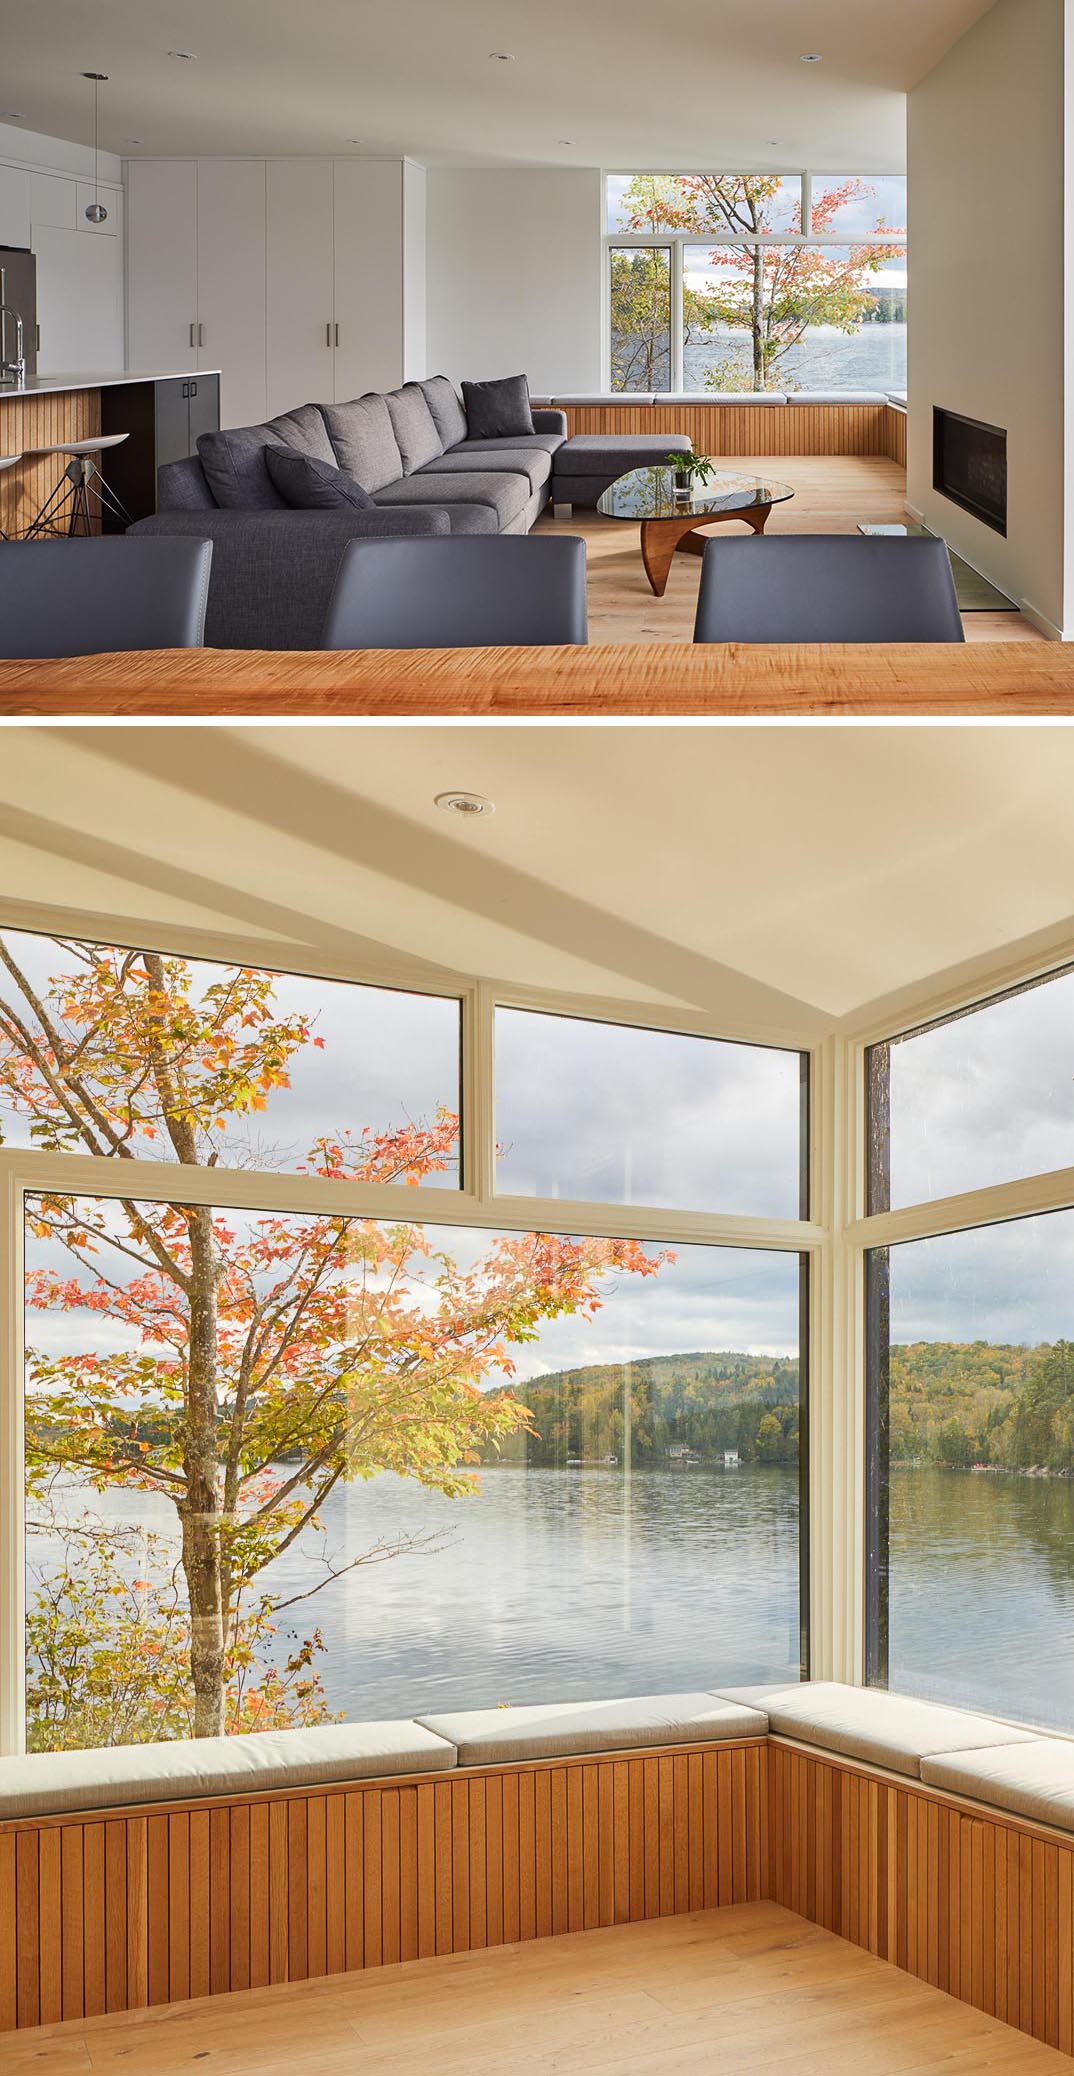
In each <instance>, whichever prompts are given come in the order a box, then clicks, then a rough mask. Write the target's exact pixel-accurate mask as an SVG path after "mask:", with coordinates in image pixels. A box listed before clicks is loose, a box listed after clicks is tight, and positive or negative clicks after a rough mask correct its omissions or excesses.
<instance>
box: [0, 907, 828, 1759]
mask: <svg viewBox="0 0 1074 2076" xmlns="http://www.w3.org/2000/svg"><path fill="white" fill-rule="evenodd" d="M11 908H12V909H13V910H14V908H15V905H14V904H11ZM16 918H17V911H15V913H13V914H11V915H10V919H5V917H4V915H3V914H0V928H8V929H11V930H18V929H27V928H30V929H32V930H34V931H35V932H36V934H44V935H56V936H60V937H71V938H75V939H81V940H82V941H84V942H91V943H98V944H121V945H122V944H124V943H126V944H130V943H132V937H131V931H130V926H129V923H128V924H127V925H125V926H121V927H117V928H116V929H115V930H113V931H111V932H109V934H107V935H106V934H105V932H104V930H103V928H102V924H101V919H95V925H94V927H93V929H89V928H88V927H87V918H86V917H85V916H84V915H83V916H81V917H78V916H76V915H74V914H56V915H55V916H53V917H50V920H49V922H48V924H47V925H45V924H43V923H42V922H41V920H40V916H39V915H38V917H37V919H35V921H34V922H33V923H28V922H27V921H26V919H25V918H24V917H18V918H17V919H16ZM180 936H181V937H182V938H183V939H184V940H185V942H184V943H183V945H182V946H181V947H180V946H179V945H178V944H177V942H176V940H177V937H180ZM138 944H139V945H140V946H145V947H147V948H155V949H158V950H161V951H163V952H172V953H176V954H178V955H181V956H184V957H188V958H191V959H197V958H204V959H211V960H217V961H224V962H227V963H243V964H248V965H251V966H258V967H263V968H266V969H268V970H272V971H279V972H286V973H287V974H288V975H294V976H302V975H305V976H307V977H309V978H311V979H322V980H327V979H331V980H343V981H350V982H352V983H354V984H355V985H358V986H384V987H390V988H402V989H408V990H413V991H414V992H415V993H419V994H426V995H429V994H435V995H443V996H447V997H449V998H450V999H457V1000H458V1001H459V1003H460V1005H461V1076H460V1082H461V1102H462V1147H461V1153H462V1171H463V1173H462V1180H463V1187H462V1188H460V1189H457V1190H456V1189H432V1188H429V1187H425V1186H421V1185H419V1186H417V1187H413V1188H411V1187H407V1188H406V1189H405V1212H406V1218H407V1222H408V1223H413V1224H429V1225H437V1226H467V1227H479V1228H481V1227H483V1228H486V1229H488V1230H491V1231H515V1232H529V1231H533V1230H538V1231H546V1232H551V1233H571V1234H579V1235H582V1236H587V1237H589V1236H592V1237H604V1236H611V1237H614V1238H620V1237H621V1238H626V1239H638V1240H644V1241H651V1242H653V1243H654V1244H658V1245H673V1244H676V1243H677V1244H679V1245H683V1246H712V1247H730V1248H751V1249H761V1250H765V1251H768V1252H777V1253H791V1254H796V1255H799V1256H804V1257H806V1258H807V1260H808V1262H809V1265H810V1275H809V1284H810V1296H809V1317H810V1335H809V1344H808V1346H807V1347H806V1348H803V1349H802V1350H800V1356H801V1358H802V1359H804V1360H805V1362H806V1365H807V1368H806V1377H807V1379H809V1380H811V1379H812V1377H813V1374H814V1345H815V1329H814V1325H813V1322H814V1320H815V1319H816V1317H817V1314H818V1303H817V1281H818V1266H819V1264H820V1263H821V1261H822V1260H824V1259H825V1258H826V1254H827V1246H828V1235H827V1232H826V1230H825V1228H824V1227H823V1225H822V1224H820V1223H819V1222H818V1221H817V1220H816V1218H815V1216H811V1217H809V1218H806V1219H769V1218H758V1217H739V1216H730V1215H727V1214H724V1213H719V1212H698V1211H693V1212H690V1211H669V1210H667V1209H665V1208H657V1207H645V1206H640V1205H635V1204H629V1205H626V1204H608V1203H592V1202H583V1201H577V1200H572V1199H566V1198H561V1197H556V1198H542V1197H515V1196H508V1195H500V1194H498V1193H497V1191H496V1187H495V1170H496V1126H495V1082H494V1071H495V1015H496V1010H497V1009H498V1008H501V1007H502V1008H512V1009H531V1010H538V1011H541V1012H545V1013H551V1014H559V1015H566V1016H575V1017H580V1018H584V1019H586V1020H588V1021H591V1022H604V1023H610V1024H615V1025H622V1024H627V1025H630V1026H632V1027H635V1028H640V1029H646V1030H653V1031H665V1032H673V1033H675V1034H678V1035H681V1036H687V1037H707V1038H714V1039H723V1040H725V1041H727V1042H731V1043H739V1044H747V1045H759V1046H766V1047H776V1048H778V1049H781V1050H785V1051H787V1052H790V1053H792V1054H793V1053H799V1054H804V1055H805V1056H806V1057H807V1059H808V1061H809V1089H810V1109H809V1117H808V1129H807V1149H806V1153H807V1160H808V1159H809V1158H810V1155H811V1150H812V1149H813V1148H814V1147H815V1146H816V1144H817V1124H818V1113H817V1100H818V1098H817V1080H818V1076H817V1065H818V1059H819V1053H818V1049H817V1046H816V1042H815V1038H814V1036H813V1035H812V1034H810V1033H802V1032H794V1031H786V1030H781V1031H776V1030H772V1029H770V1028H767V1027H749V1028H745V1027H738V1028H728V1026H727V1025H726V1024H725V1023H723V1022H717V1020H715V1019H713V1018H712V1017H709V1016H704V1015H690V1014H688V1013H683V1014H681V1015H678V1014H676V1015H674V1016H670V1015H667V1014H661V1013H658V1012H654V1010H653V1008H652V1006H651V1004H647V1005H639V1004H637V1003H634V1002H629V1001H619V1000H611V999H608V998H604V997H582V996H577V995H573V994H566V993H556V992H553V991H548V990H539V989H531V988H525V987H518V986H514V985H510V984H499V983H494V982H490V981H487V980H483V979H476V978H474V977H473V976H472V975H452V974H448V973H446V972H443V971H440V970H436V971H435V972H432V970H431V969H430V968H429V966H428V965H427V964H425V963H424V962H422V961H413V962H411V961H408V960H406V959H400V960H399V961H398V962H392V963H391V964H390V965H389V966H382V967H379V968H373V967H370V966H364V965H363V966H362V967H361V968H360V969H359V968H356V967H354V966H352V965H350V964H348V963H345V962H341V963H337V962H335V961H333V960H331V959H324V958H320V957H318V958H317V959H316V960H315V961H312V962H311V963H306V962H305V960H304V959H300V958H296V957H294V956H292V955H291V953H290V951H288V955H287V962H286V966H284V964H283V962H282V959H281V953H280V949H279V947H278V946H277V947H269V946H268V945H266V944H265V943H264V942H259V941H254V940H249V941H244V942H240V941H239V940H237V939H236V938H235V937H233V936H231V937H229V938H228V939H226V940H221V939H214V938H211V937H209V936H208V935H207V936H206V937H204V938H202V937H201V934H200V933H195V932H191V931H189V930H187V931H182V932H177V931H171V932H168V931H164V930H161V929H160V928H159V927H158V928H156V929H154V930H151V931H149V930H146V931H141V932H139V936H138ZM132 1185H133V1186H132ZM815 1187H816V1185H815V1182H814V1181H813V1180H812V1178H811V1182H810V1192H811V1194H810V1205H811V1210H812V1209H813V1206H814V1200H813V1191H814V1189H815ZM50 1191H54V1192H56V1193H58V1194H77V1195H81V1196H90V1197H101V1198H108V1199H112V1200H118V1199H120V1198H122V1197H124V1196H127V1197H129V1196H131V1195H132V1194H134V1195H136V1196H137V1197H138V1198H139V1199H142V1200H145V1201H150V1202H155V1203H167V1202H175V1203H187V1204H210V1205H213V1206H219V1207H220V1208H222V1209H227V1210H236V1211H252V1212H259V1211H267V1212H272V1213H277V1214H280V1213H286V1212H293V1213H295V1214H297V1215H301V1214H303V1213H306V1214H307V1215H310V1214H314V1215H316V1214H322V1215H323V1214H325V1213H331V1214H339V1213H341V1212H343V1213H348V1214H350V1215H351V1216H354V1217H358V1218H384V1219H395V1218H398V1216H399V1213H400V1208H401V1197H402V1196H403V1195H404V1192H403V1190H402V1186H401V1185H398V1184H391V1183H379V1184H373V1183H369V1184H365V1183H351V1182H333V1181H329V1180H326V1179H324V1178H322V1177H320V1176H310V1175H287V1174H281V1173H279V1172H277V1171H266V1172H257V1171H250V1170H246V1169H227V1168H212V1169H208V1168H183V1167H180V1166H178V1165H177V1164H175V1163H173V1162H156V1161H148V1160H138V1161H137V1162H133V1161H132V1162H124V1163H120V1162H118V1161H116V1160H113V1159H110V1158H107V1157H98V1156H95V1155H92V1154H66V1153H64V1154H60V1153H40V1152H36V1151H34V1150H32V1149H31V1148H28V1147H13V1148H10V1149H3V1148H0V1757H7V1756H11V1755H14V1754H18V1753H20V1752H22V1751H24V1750H25V1740H26V1724H25V1673H24V1662H25V1641H24V1637H25V1612H26V1608H25V1492H24V1480H23V1448H24V1426H23V1390H24V1359H25V1338H24V1336H25V1318H24V1239H23V1234H24V1200H25V1198H26V1196H27V1195H32V1194H34V1193H36V1192H46V1193H47V1192H50ZM809 1389H810V1392H811V1391H812V1385H811V1383H810V1385H809ZM813 1418H814V1413H813V1405H812V1398H811V1399H810V1404H809V1411H808V1428H809V1434H810V1436H811V1435H812V1424H813ZM814 1476H815V1472H814V1466H813V1458H812V1449H811V1450H810V1457H809V1478H810V1493H811V1502H810V1508H809V1521H810V1530H811V1532H810V1548H809V1549H808V1551H807V1552H806V1553H805V1558H806V1566H807V1576H808V1578H809V1579H810V1581H811V1582H812V1579H813V1576H814V1567H815V1564H816V1561H817V1551H816V1548H815V1539H816V1521H817V1516H816V1514H815V1509H814V1504H813V1499H812V1493H813V1485H814ZM808 1619H809V1624H810V1634H811V1629H812V1620H813V1593H812V1586H811V1590H810V1602H809V1609H808ZM811 1650H812V1644H811Z"/></svg>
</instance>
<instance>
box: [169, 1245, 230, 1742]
mask: <svg viewBox="0 0 1074 2076" xmlns="http://www.w3.org/2000/svg"><path fill="white" fill-rule="evenodd" d="M187 1219H188V1224H189V1231H190V1248H191V1293H190V1351H189V1359H188V1376H187V1412H186V1433H185V1439H184V1444H183V1472H184V1476H185V1479H186V1493H185V1496H184V1499H183V1503H182V1505H181V1507H180V1509H179V1512H180V1518H181V1520H182V1525H183V1572H184V1575H185V1578H186V1585H187V1593H188V1596H189V1600H190V1672H191V1679H192V1682H193V1687H194V1735H195V1737H221V1736H222V1735H223V1733H224V1639H225V1610H224V1593H223V1577H222V1566H221V1555H220V1497H219V1476H218V1473H219V1461H218V1451H219V1434H218V1420H219V1408H218V1406H217V1399H216V1327H217V1318H216V1312H217V1303H216V1255H215V1249H214V1245H213V1234H212V1212H211V1211H209V1210H208V1209H207V1208H204V1207H202V1208H199V1209H195V1210H190V1211H188V1213H187Z"/></svg>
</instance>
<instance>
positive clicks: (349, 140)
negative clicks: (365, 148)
mask: <svg viewBox="0 0 1074 2076" xmlns="http://www.w3.org/2000/svg"><path fill="white" fill-rule="evenodd" d="M343 141H344V143H345V144H361V142H362V139H361V138H360V137H345V138H344V140H343Z"/></svg>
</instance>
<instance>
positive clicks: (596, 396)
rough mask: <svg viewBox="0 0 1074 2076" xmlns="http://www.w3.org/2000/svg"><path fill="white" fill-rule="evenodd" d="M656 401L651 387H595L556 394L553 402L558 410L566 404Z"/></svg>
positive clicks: (644, 402)
mask: <svg viewBox="0 0 1074 2076" xmlns="http://www.w3.org/2000/svg"><path fill="white" fill-rule="evenodd" d="M654 401H655V399H654V397H653V392H652V390H651V389H647V390H634V389H603V390H595V389H594V390H589V391H587V392H585V393H582V392H581V391H579V392H578V393H577V394H576V395H574V396H554V397H553V398H552V402H553V404H554V405H555V406H556V408H557V410H558V409H561V408H562V407H563V406H564V405H567V404H631V405H632V404H651V403H653V402H654Z"/></svg>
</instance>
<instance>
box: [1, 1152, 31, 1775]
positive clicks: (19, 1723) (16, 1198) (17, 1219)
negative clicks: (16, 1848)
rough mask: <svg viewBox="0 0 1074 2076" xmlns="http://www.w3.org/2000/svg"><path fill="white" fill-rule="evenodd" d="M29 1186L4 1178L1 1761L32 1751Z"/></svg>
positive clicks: (8, 1173)
mask: <svg viewBox="0 0 1074 2076" xmlns="http://www.w3.org/2000/svg"><path fill="white" fill-rule="evenodd" d="M22 1292H23V1211H22V1188H21V1186H20V1184H19V1181H18V1178H17V1176H16V1175H15V1174H14V1172H13V1171H11V1170H10V1169H9V1170H7V1171H6V1172H4V1173H3V1174H0V1322H2V1327H0V1331H2V1336H3V1339H2V1344H0V1756H3V1757H5V1758H9V1757H14V1756H15V1755H17V1754H18V1753H19V1752H22V1751H24V1750H25V1748H26V1683H25V1619H26V1521H25V1514H26V1509H25V1503H24V1502H25V1492H24V1485H25V1480H24V1476H23V1370H24V1355H25V1351H24V1312H23V1295H22Z"/></svg>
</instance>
